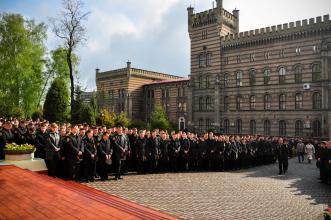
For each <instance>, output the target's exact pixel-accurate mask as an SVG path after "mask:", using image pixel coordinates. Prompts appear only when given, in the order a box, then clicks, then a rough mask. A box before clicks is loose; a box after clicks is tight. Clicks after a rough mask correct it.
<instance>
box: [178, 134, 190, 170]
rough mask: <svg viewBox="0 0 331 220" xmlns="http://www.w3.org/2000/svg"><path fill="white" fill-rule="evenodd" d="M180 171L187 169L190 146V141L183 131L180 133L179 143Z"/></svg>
mask: <svg viewBox="0 0 331 220" xmlns="http://www.w3.org/2000/svg"><path fill="white" fill-rule="evenodd" d="M180 146H181V148H180V152H179V154H180V158H179V161H180V171H187V170H188V159H189V152H190V148H191V142H190V140H189V139H188V138H187V134H186V133H185V132H183V133H182V139H181V143H180Z"/></svg>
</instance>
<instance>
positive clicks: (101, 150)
mask: <svg viewBox="0 0 331 220" xmlns="http://www.w3.org/2000/svg"><path fill="white" fill-rule="evenodd" d="M112 153H113V149H112V144H111V142H110V139H109V134H108V133H107V132H104V133H103V134H102V139H101V141H100V142H99V145H98V166H99V172H100V178H101V180H108V169H109V168H108V167H109V164H108V163H107V161H110V160H111V157H112Z"/></svg>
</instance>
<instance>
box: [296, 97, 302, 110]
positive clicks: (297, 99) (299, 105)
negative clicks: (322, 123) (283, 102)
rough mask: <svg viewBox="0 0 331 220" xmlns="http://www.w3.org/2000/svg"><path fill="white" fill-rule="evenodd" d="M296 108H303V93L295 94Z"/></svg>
mask: <svg viewBox="0 0 331 220" xmlns="http://www.w3.org/2000/svg"><path fill="white" fill-rule="evenodd" d="M295 109H297V110H298V109H302V94H301V93H297V94H296V95H295Z"/></svg>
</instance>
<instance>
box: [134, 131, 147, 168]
mask: <svg viewBox="0 0 331 220" xmlns="http://www.w3.org/2000/svg"><path fill="white" fill-rule="evenodd" d="M147 143H148V142H147V139H146V137H145V132H144V131H139V137H138V138H137V140H136V141H135V144H134V145H135V148H136V158H137V171H138V174H145V163H146V159H147V157H146V154H147V153H146V152H147Z"/></svg>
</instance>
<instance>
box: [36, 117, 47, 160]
mask: <svg viewBox="0 0 331 220" xmlns="http://www.w3.org/2000/svg"><path fill="white" fill-rule="evenodd" d="M46 131H47V123H46V122H43V123H41V124H40V127H39V129H38V130H37V133H36V136H37V137H36V152H35V157H37V158H42V159H45V157H46V151H45V148H46V144H47V138H48V134H47V132H46Z"/></svg>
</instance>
